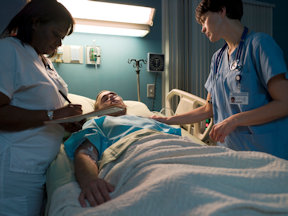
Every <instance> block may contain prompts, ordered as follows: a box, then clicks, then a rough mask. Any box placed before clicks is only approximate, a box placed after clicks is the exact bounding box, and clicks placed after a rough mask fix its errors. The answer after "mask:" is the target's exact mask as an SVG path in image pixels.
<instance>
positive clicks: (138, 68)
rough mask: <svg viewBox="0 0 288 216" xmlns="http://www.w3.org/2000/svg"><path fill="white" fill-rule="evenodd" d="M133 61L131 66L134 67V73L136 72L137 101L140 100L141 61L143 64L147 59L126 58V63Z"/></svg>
mask: <svg viewBox="0 0 288 216" xmlns="http://www.w3.org/2000/svg"><path fill="white" fill-rule="evenodd" d="M132 62H133V67H134V68H136V74H137V95H138V101H140V77H139V74H140V68H142V64H141V62H143V63H144V64H146V63H147V60H144V59H139V60H136V59H128V64H131V63H132Z"/></svg>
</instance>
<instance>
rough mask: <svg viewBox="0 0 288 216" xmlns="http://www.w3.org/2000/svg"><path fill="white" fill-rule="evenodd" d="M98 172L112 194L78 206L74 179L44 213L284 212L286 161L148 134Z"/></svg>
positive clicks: (74, 215) (286, 204)
mask: <svg viewBox="0 0 288 216" xmlns="http://www.w3.org/2000/svg"><path fill="white" fill-rule="evenodd" d="M100 177H101V178H104V179H106V180H107V181H108V182H110V183H112V184H114V185H115V191H114V192H113V193H111V197H112V200H111V201H109V202H106V203H105V204H102V205H100V206H98V207H94V208H92V207H87V208H81V207H80V205H79V203H78V200H77V198H78V195H79V193H80V189H79V187H78V184H77V183H76V182H72V183H68V184H66V185H64V186H62V187H60V188H58V189H57V190H56V191H55V193H54V194H53V197H52V202H51V207H50V212H49V216H61V215H69V216H80V215H85V216H89V215H93V216H94V215H97V216H100V215H103V216H104V215H105V216H108V215H117V216H121V215H123V216H129V215H133V216H134V215H135V216H136V215H137V216H139V215H143V216H144V215H145V216H146V215H157V216H159V215H165V216H167V215H177V216H178V215H221V216H222V215H233V216H235V215H252V214H253V215H265V214H266V215H271V214H274V213H275V214H276V213H277V215H287V214H288V161H286V160H283V159H279V158H276V157H274V156H270V155H268V154H265V153H260V152H235V151H233V150H229V149H227V148H224V147H211V146H203V145H199V144H194V143H191V142H190V141H187V140H186V139H183V138H179V137H177V136H173V135H152V136H149V137H147V138H143V139H141V140H140V141H137V142H136V143H134V144H133V145H131V146H130V147H129V148H128V149H127V150H126V152H124V153H123V154H122V155H121V156H120V157H119V158H118V159H117V160H116V161H114V162H111V163H109V164H107V165H106V166H104V168H103V169H102V170H101V172H100Z"/></svg>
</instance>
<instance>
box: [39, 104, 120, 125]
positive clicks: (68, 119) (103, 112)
mask: <svg viewBox="0 0 288 216" xmlns="http://www.w3.org/2000/svg"><path fill="white" fill-rule="evenodd" d="M121 111H124V108H121V107H117V106H113V107H108V108H104V109H101V110H97V111H92V112H88V113H85V114H81V115H74V116H69V117H65V118H60V119H55V120H51V121H45V122H44V124H59V123H68V122H78V121H81V120H83V119H85V118H90V117H94V116H102V115H109V114H113V113H117V112H121Z"/></svg>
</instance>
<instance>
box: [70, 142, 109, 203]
mask: <svg viewBox="0 0 288 216" xmlns="http://www.w3.org/2000/svg"><path fill="white" fill-rule="evenodd" d="M97 160H98V151H97V149H96V148H95V147H94V146H93V144H92V143H90V141H89V140H85V141H84V142H83V143H82V144H81V145H80V146H79V147H78V148H77V150H76V152H75V159H74V165H75V176H76V179H77V181H78V183H79V185H80V188H81V193H80V195H79V198H78V199H79V202H80V204H81V206H82V207H86V206H87V204H86V202H85V201H86V200H87V201H88V202H89V204H90V205H91V206H97V205H100V204H102V203H104V202H107V201H109V200H110V195H109V193H110V192H113V191H114V186H112V185H111V184H109V183H108V182H106V181H105V180H103V179H101V178H98V173H99V170H98V166H97V163H96V161H97Z"/></svg>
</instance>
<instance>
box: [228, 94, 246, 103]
mask: <svg viewBox="0 0 288 216" xmlns="http://www.w3.org/2000/svg"><path fill="white" fill-rule="evenodd" d="M248 101H249V93H248V92H231V93H230V96H229V102H230V104H242V105H248Z"/></svg>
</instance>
